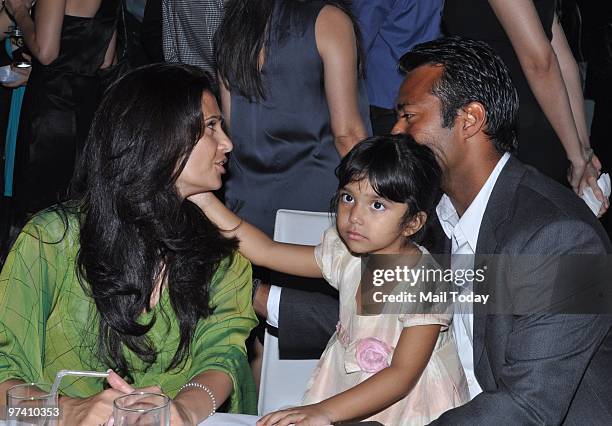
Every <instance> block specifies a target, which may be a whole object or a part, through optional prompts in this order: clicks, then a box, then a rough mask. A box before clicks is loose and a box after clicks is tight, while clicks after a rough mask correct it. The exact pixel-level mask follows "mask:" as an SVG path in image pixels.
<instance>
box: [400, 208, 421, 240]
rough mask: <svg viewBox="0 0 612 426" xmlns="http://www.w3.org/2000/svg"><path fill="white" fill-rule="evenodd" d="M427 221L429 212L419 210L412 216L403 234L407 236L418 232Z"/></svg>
mask: <svg viewBox="0 0 612 426" xmlns="http://www.w3.org/2000/svg"><path fill="white" fill-rule="evenodd" d="M425 222H427V213H425V212H418V213H417V214H415V215H414V216H412V217H411V218H410V220H409V221H408V223H407V224H406V225H405V226H404V230H403V231H402V235H403V236H404V237H406V238H408V237H410V236H412V235H414V234H416V233H417V232H418V231H419V230H420V229H421V228H422V227H423V225H425Z"/></svg>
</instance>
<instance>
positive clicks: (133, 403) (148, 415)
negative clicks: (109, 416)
mask: <svg viewBox="0 0 612 426" xmlns="http://www.w3.org/2000/svg"><path fill="white" fill-rule="evenodd" d="M113 418H114V421H115V426H136V425H137V426H169V425H170V398H168V397H167V396H166V395H163V394H159V393H149V392H134V393H131V394H128V395H123V396H120V397H119V398H117V399H115V401H114V403H113Z"/></svg>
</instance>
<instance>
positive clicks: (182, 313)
mask: <svg viewBox="0 0 612 426" xmlns="http://www.w3.org/2000/svg"><path fill="white" fill-rule="evenodd" d="M205 91H211V84H210V81H209V79H208V78H207V76H206V74H204V73H203V72H201V71H199V70H198V69H196V68H194V67H190V66H186V65H179V64H156V65H150V66H146V67H143V68H139V69H136V70H134V71H132V72H131V73H129V74H127V75H125V76H124V77H122V78H121V79H120V80H118V81H117V82H116V83H114V84H113V85H112V86H111V87H110V88H109V90H108V92H107V93H106V95H105V97H104V100H103V101H102V103H101V105H100V107H99V109H98V111H97V113H96V116H95V118H94V121H93V124H92V127H91V130H90V133H89V137H88V140H87V144H86V147H85V150H84V154H83V157H82V159H81V161H80V164H79V166H78V168H77V170H76V172H75V179H74V181H73V187H72V189H73V197H74V198H76V199H77V200H79V201H80V202H79V212H80V251H79V254H78V260H77V265H78V273H79V279H80V280H81V285H82V286H83V287H84V289H85V290H86V292H87V293H88V294H90V295H91V297H92V298H93V299H94V301H95V304H96V307H97V310H98V313H99V317H100V318H99V320H100V326H99V340H98V346H99V351H100V354H101V357H102V360H103V361H105V362H106V364H107V365H110V366H112V367H113V368H114V369H115V370H116V371H117V372H118V373H119V374H121V375H122V376H126V377H127V378H128V380H131V378H132V377H131V374H130V367H131V366H130V365H128V362H127V361H126V358H125V356H124V352H123V350H124V348H125V347H127V348H129V349H130V350H131V351H133V352H134V353H135V354H136V355H137V356H138V357H139V358H140V359H141V360H143V361H144V362H145V363H153V362H154V361H155V360H156V357H157V354H158V351H159V350H160V349H162V348H155V347H154V346H153V344H152V343H151V342H150V340H149V339H148V338H147V337H146V333H147V332H148V331H149V330H150V329H151V327H152V326H153V324H154V322H155V320H156V317H155V316H154V317H153V318H152V320H151V321H150V322H149V323H148V324H143V323H141V322H139V321H138V318H139V316H140V315H141V314H142V313H143V312H145V311H149V310H150V307H149V306H150V299H151V293H152V291H153V288H154V284H155V283H157V282H160V281H161V282H163V283H167V288H168V291H169V296H170V301H171V305H172V308H173V310H174V312H175V314H176V317H177V320H178V323H179V326H180V341H179V344H178V348H177V350H176V353H175V355H174V358H173V359H172V361H171V363H170V365H169V366H168V370H170V369H172V368H174V367H177V366H179V365H180V364H181V363H182V362H183V361H184V360H185V357H186V355H187V354H188V353H189V343H190V341H191V338H192V336H193V333H194V330H195V327H196V324H197V322H198V321H199V320H200V319H201V318H206V317H207V316H208V315H209V314H210V311H211V307H210V306H209V302H210V301H209V285H210V282H211V279H212V277H213V274H214V273H215V271H216V269H217V267H218V266H219V263H220V262H221V260H222V259H224V258H226V257H228V256H231V254H232V253H233V252H234V251H235V249H236V248H237V244H236V241H235V240H228V239H226V238H224V237H223V236H222V235H221V234H220V233H219V230H218V229H217V228H216V227H215V226H214V225H213V224H212V223H211V222H210V221H209V220H208V219H207V218H206V216H204V215H203V214H202V213H201V211H200V210H199V209H198V208H197V207H196V206H195V205H194V204H192V203H191V202H189V201H186V200H182V199H181V197H180V196H179V194H178V192H177V190H176V188H175V182H176V179H177V177H178V175H179V174H180V172H181V171H182V169H183V167H184V166H185V163H186V161H187V158H188V157H189V155H190V153H191V150H192V149H193V147H194V145H195V143H196V142H197V141H198V139H199V138H200V137H201V134H202V131H203V124H204V118H203V115H202V94H203V93H204V92H205ZM164 285H166V284H164ZM160 293H161V292H160Z"/></svg>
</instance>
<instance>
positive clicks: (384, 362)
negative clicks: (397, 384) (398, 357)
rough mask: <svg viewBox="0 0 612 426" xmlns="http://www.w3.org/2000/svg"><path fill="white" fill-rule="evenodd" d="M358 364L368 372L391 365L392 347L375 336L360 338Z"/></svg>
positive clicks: (374, 371) (377, 370) (357, 354)
mask: <svg viewBox="0 0 612 426" xmlns="http://www.w3.org/2000/svg"><path fill="white" fill-rule="evenodd" d="M356 349H357V350H356V354H355V355H356V358H357V364H358V365H359V367H360V368H361V370H362V371H365V372H366V373H378V372H379V371H380V370H382V369H383V368H387V367H388V366H389V355H390V354H391V351H392V348H390V347H389V345H387V344H386V343H385V342H383V341H382V340H379V339H377V338H375V337H366V338H365V339H361V340H359V342H358V343H357V348H356Z"/></svg>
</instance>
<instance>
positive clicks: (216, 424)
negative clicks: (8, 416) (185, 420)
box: [0, 413, 259, 426]
mask: <svg viewBox="0 0 612 426" xmlns="http://www.w3.org/2000/svg"><path fill="white" fill-rule="evenodd" d="M257 420H259V416H249V415H247V414H226V413H216V414H215V415H214V416H212V417H210V418H208V419H207V420H204V421H203V422H202V423H200V424H199V425H198V426H255V422H257ZM5 424H6V423H5V421H4V420H1V419H0V426H5Z"/></svg>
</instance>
